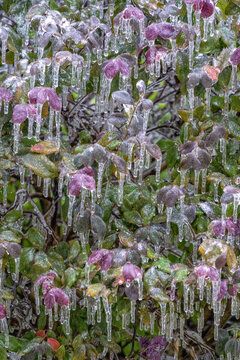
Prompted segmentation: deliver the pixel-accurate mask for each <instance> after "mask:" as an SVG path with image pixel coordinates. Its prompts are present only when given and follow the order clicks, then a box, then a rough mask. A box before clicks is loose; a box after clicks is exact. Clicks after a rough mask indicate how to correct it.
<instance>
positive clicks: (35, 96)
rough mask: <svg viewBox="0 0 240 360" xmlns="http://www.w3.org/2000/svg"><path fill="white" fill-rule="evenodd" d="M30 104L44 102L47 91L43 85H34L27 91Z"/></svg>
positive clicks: (46, 97)
mask: <svg viewBox="0 0 240 360" xmlns="http://www.w3.org/2000/svg"><path fill="white" fill-rule="evenodd" d="M28 98H29V101H30V103H31V104H44V103H45V102H46V101H47V100H48V92H47V88H45V87H40V86H38V87H35V88H33V89H32V90H30V91H29V93H28Z"/></svg>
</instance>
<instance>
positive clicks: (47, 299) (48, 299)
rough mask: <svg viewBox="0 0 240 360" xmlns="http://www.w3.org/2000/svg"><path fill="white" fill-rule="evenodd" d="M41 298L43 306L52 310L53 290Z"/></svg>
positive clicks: (53, 301)
mask: <svg viewBox="0 0 240 360" xmlns="http://www.w3.org/2000/svg"><path fill="white" fill-rule="evenodd" d="M43 297H44V305H45V306H46V307H47V308H48V309H52V308H53V307H54V304H55V296H54V292H53V289H51V290H49V291H48V292H47V293H46V294H45V295H44V296H43Z"/></svg>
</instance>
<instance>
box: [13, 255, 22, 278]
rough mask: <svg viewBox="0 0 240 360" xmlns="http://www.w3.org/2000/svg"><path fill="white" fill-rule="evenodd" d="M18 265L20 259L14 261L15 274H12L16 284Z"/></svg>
mask: <svg viewBox="0 0 240 360" xmlns="http://www.w3.org/2000/svg"><path fill="white" fill-rule="evenodd" d="M19 264H20V258H16V259H15V272H14V273H13V274H12V278H13V280H14V281H15V282H16V283H18V280H19Z"/></svg>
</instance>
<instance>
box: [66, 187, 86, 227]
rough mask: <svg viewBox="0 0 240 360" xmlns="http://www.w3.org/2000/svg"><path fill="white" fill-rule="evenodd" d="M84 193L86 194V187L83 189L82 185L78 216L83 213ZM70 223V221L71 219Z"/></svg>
mask: <svg viewBox="0 0 240 360" xmlns="http://www.w3.org/2000/svg"><path fill="white" fill-rule="evenodd" d="M86 195H87V189H85V188H84V187H83V188H82V191H81V203H80V216H83V214H84V210H85V199H86ZM71 223H72V221H71ZM69 226H71V225H69Z"/></svg>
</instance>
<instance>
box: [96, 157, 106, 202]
mask: <svg viewBox="0 0 240 360" xmlns="http://www.w3.org/2000/svg"><path fill="white" fill-rule="evenodd" d="M104 167H105V163H98V174H97V179H98V181H97V197H98V198H100V197H101V196H102V180H103V172H104Z"/></svg>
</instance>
